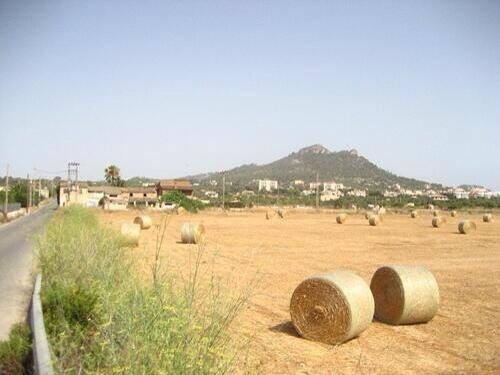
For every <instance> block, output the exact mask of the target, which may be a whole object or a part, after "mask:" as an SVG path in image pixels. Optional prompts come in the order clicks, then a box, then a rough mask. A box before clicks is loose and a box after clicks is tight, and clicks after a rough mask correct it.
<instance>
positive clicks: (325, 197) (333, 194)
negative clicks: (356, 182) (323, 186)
mask: <svg viewBox="0 0 500 375" xmlns="http://www.w3.org/2000/svg"><path fill="white" fill-rule="evenodd" d="M342 195H343V194H342V193H341V192H339V191H333V190H327V191H325V192H323V193H321V198H320V199H321V202H329V201H336V200H337V199H339V198H340V197H341V196H342Z"/></svg>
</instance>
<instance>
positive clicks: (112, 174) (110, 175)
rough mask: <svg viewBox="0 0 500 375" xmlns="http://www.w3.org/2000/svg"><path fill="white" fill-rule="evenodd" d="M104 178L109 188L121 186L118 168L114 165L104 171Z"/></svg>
mask: <svg viewBox="0 0 500 375" xmlns="http://www.w3.org/2000/svg"><path fill="white" fill-rule="evenodd" d="M104 178H105V179H106V182H107V183H108V184H110V185H111V186H123V181H122V179H121V178H120V168H118V167H117V166H116V165H113V164H112V165H110V166H108V167H107V168H106V169H105V170H104Z"/></svg>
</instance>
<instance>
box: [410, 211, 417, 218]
mask: <svg viewBox="0 0 500 375" xmlns="http://www.w3.org/2000/svg"><path fill="white" fill-rule="evenodd" d="M410 216H411V217H412V219H416V218H417V217H418V211H417V210H413V211H412V212H411V213H410Z"/></svg>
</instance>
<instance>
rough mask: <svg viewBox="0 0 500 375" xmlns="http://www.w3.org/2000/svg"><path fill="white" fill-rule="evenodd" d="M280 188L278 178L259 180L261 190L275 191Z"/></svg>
mask: <svg viewBox="0 0 500 375" xmlns="http://www.w3.org/2000/svg"><path fill="white" fill-rule="evenodd" d="M276 189H278V181H276V180H259V191H261V190H265V191H273V190H276Z"/></svg>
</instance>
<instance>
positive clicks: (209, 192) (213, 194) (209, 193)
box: [205, 190, 219, 199]
mask: <svg viewBox="0 0 500 375" xmlns="http://www.w3.org/2000/svg"><path fill="white" fill-rule="evenodd" d="M205 196H207V197H208V198H210V199H217V198H219V193H217V192H216V191H212V190H207V191H206V192H205Z"/></svg>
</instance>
